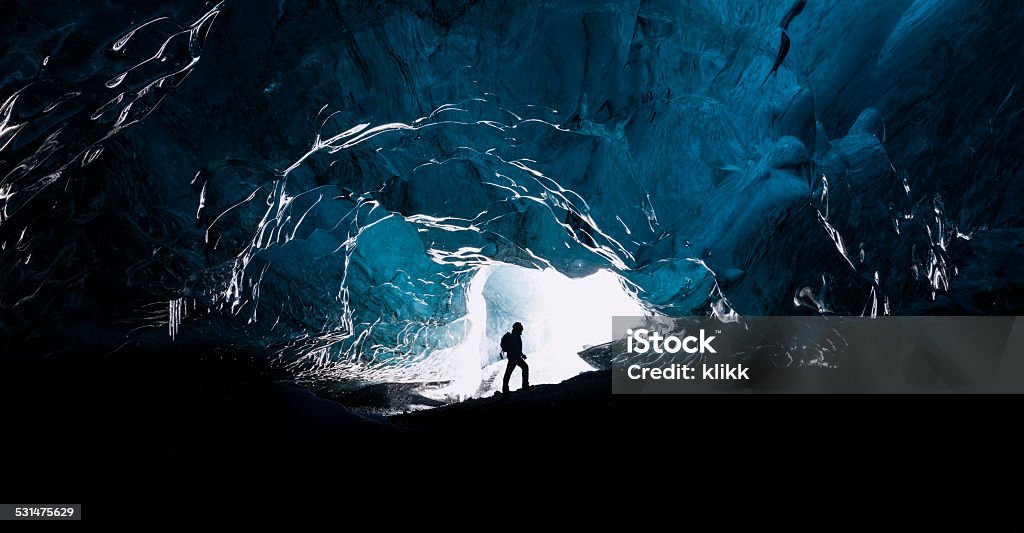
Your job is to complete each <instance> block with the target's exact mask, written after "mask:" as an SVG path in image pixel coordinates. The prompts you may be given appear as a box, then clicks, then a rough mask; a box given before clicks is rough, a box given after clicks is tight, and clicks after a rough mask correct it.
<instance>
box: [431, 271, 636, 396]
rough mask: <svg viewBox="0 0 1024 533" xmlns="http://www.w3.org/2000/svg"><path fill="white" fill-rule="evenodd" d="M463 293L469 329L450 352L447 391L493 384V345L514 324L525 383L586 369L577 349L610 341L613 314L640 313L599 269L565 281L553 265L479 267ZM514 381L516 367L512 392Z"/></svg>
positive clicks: (497, 381) (497, 385)
mask: <svg viewBox="0 0 1024 533" xmlns="http://www.w3.org/2000/svg"><path fill="white" fill-rule="evenodd" d="M469 292H470V294H469V301H468V310H469V313H468V316H467V317H466V318H467V319H468V320H469V321H470V323H471V334H470V335H469V338H467V340H466V342H465V343H464V344H463V345H462V346H461V347H460V348H459V349H458V350H456V351H455V353H456V354H457V355H456V357H458V359H459V363H458V364H457V367H458V368H459V369H460V372H459V373H458V374H459V375H458V377H457V378H456V383H453V389H452V391H451V392H455V393H456V394H459V395H471V394H474V393H477V392H479V393H481V394H484V395H488V394H491V393H492V392H493V391H495V390H500V389H501V380H502V377H503V374H504V371H505V366H506V364H507V362H506V361H505V360H498V358H497V356H498V353H499V351H500V348H499V342H500V339H501V335H502V334H503V333H504V332H506V331H510V330H511V329H512V324H513V323H515V322H522V323H523V324H524V326H525V331H524V332H523V351H524V352H525V353H526V356H527V363H528V364H529V365H530V382H531V383H532V384H534V385H539V384H544V383H559V382H562V381H564V380H566V379H569V378H571V377H573V376H575V375H577V374H579V373H581V372H585V371H587V370H591V367H590V366H589V365H588V364H587V363H586V362H585V361H583V359H581V358H580V357H579V355H577V353H578V352H580V351H581V350H583V349H585V348H587V347H589V346H593V345H597V344H602V343H605V342H609V341H611V340H612V317H613V316H642V315H645V314H646V312H645V311H644V308H643V306H641V305H640V304H639V303H638V302H637V300H636V299H635V297H634V296H633V295H632V294H630V293H629V292H628V291H627V290H626V289H625V287H624V286H623V283H622V281H621V280H620V278H619V276H618V275H616V274H614V273H612V272H610V271H607V270H601V271H599V272H597V273H596V274H593V275H591V276H587V277H585V278H579V279H572V278H569V277H567V276H564V275H562V274H560V273H559V272H558V271H556V270H553V269H547V270H535V269H528V268H522V267H517V266H511V265H500V266H487V267H482V268H481V269H480V270H479V271H478V273H477V275H476V276H475V277H474V279H473V281H472V285H471V287H470V291H469ZM477 369H480V370H479V371H477ZM521 380H522V375H521V373H520V371H519V370H518V369H517V370H516V371H515V372H514V373H513V375H512V380H511V382H510V384H511V388H512V389H513V390H514V389H518V388H519V386H520V384H521V383H522V381H521ZM482 382H483V383H482ZM456 389H457V390H456Z"/></svg>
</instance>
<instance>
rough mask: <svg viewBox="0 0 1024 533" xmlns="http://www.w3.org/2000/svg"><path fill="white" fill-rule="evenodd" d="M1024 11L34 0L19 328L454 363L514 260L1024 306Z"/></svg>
mask: <svg viewBox="0 0 1024 533" xmlns="http://www.w3.org/2000/svg"><path fill="white" fill-rule="evenodd" d="M1022 19H1024V13H1022V12H1021V10H1020V9H1019V6H1017V5H1016V4H1015V3H1014V2H1011V1H1009V0H1007V1H979V0H914V1H911V0H893V1H886V2H876V1H843V2H839V1H834V2H830V1H824V0H808V1H806V2H803V1H802V0H800V1H797V0H778V1H773V0H765V1H759V2H742V1H712V0H692V1H678V0H672V1H622V2H606V3H602V2H591V1H584V0H555V1H552V0H547V1H530V0H517V1H515V2H511V1H509V2H501V1H486V2H476V3H469V4H462V3H458V2H432V3H427V2H390V3H380V4H374V3H368V2H346V1H338V2H288V1H277V0H274V1H270V0H265V1H264V0H253V1H247V2H237V1H230V0H229V1H227V2H225V3H221V4H214V3H209V2H205V3H204V2H188V1H175V2H166V3H161V5H159V6H156V5H154V6H149V7H144V6H134V7H127V6H124V5H121V4H120V3H115V2H98V3H95V4H94V5H91V6H90V7H88V8H84V7H82V8H79V7H76V8H75V9H68V8H67V7H66V6H63V5H62V3H61V2H53V3H40V2H16V3H15V4H14V5H9V6H7V7H5V8H4V12H3V15H2V16H0V30H2V32H0V35H2V37H0V57H2V59H0V276H2V279H3V284H2V288H0V327H2V330H3V332H4V335H3V346H2V348H0V349H2V350H3V351H4V353H6V354H10V356H11V357H14V356H18V355H25V356H30V357H35V356H44V355H47V354H52V353H60V352H65V351H79V350H80V351H98V352H107V351H110V350H115V349H117V348H119V347H121V346H125V345H131V346H141V347H153V348H157V349H159V348H166V347H167V346H169V345H170V343H176V344H174V345H175V346H194V347H197V348H202V349H218V348H226V347H230V348H232V349H244V350H257V351H260V352H265V353H266V354H267V356H268V357H272V358H276V359H277V360H278V361H280V363H281V364H282V365H290V367H291V368H293V369H294V370H296V371H297V372H300V373H303V374H305V375H312V376H324V377H347V376H349V377H360V378H363V379H378V378H379V379H385V378H387V379H393V378H394V377H395V375H396V374H395V372H396V370H395V369H400V370H399V373H400V374H401V372H405V375H416V377H417V378H420V379H429V378H431V377H434V378H437V379H447V378H449V377H450V374H451V372H454V371H455V370H452V369H451V368H448V367H445V365H444V364H441V363H442V362H439V360H438V359H437V358H438V357H439V355H438V354H443V353H449V352H446V350H448V351H450V350H451V349H453V348H454V347H456V346H458V345H460V344H461V343H463V342H465V341H466V339H467V338H469V337H470V336H471V335H470V333H471V330H472V327H473V324H472V323H471V321H468V320H465V317H466V315H467V311H468V307H469V301H470V299H471V298H472V297H473V292H472V290H471V286H472V284H471V283H470V281H471V280H472V279H474V277H475V275H476V274H477V271H478V269H479V268H480V267H481V266H482V265H498V264H509V265H516V266H521V267H529V268H538V269H542V268H550V269H555V270H557V271H559V272H561V273H562V274H564V275H566V276H569V277H573V278H580V277H584V276H587V275H590V274H593V273H595V272H598V271H600V270H608V271H611V272H613V273H615V274H617V275H619V276H622V278H623V281H622V283H623V286H624V287H626V288H628V289H629V290H630V291H631V292H635V294H636V296H637V298H639V300H640V301H641V302H643V304H644V305H645V306H647V308H648V309H649V310H651V311H653V312H660V313H665V314H670V315H686V314H712V313H714V314H719V315H724V316H729V315H734V314H735V313H738V314H741V315H743V314H747V315H766V314H844V315H846V314H848V315H862V314H863V315H884V314H933V313H954V314H957V313H959V314H1013V313H1020V312H1021V308H1022V304H1024V295H1022V293H1021V289H1020V287H1021V284H1022V282H1024V271H1022V268H1024V267H1022V264H1021V259H1022V246H1024V241H1022V239H1024V234H1022V229H1021V228H1022V224H1024V209H1022V205H1024V203H1022V201H1024V198H1022V191H1021V177H1022V176H1021V172H1022V170H1021V165H1022V161H1024V158H1022V156H1021V153H1022V152H1021V146H1022V141H1024V135H1022V133H1024V127H1022V122H1021V120H1022V118H1024V115H1022V112H1024V95H1022V94H1024V86H1022V85H1024V77H1022V75H1021V68H1022V66H1021V65H1022V64H1024V61H1022V59H1024V57H1022V55H1024V38H1022V36H1021V34H1020V28H1021V27H1022V23H1024V20H1022ZM479 297H482V296H479ZM487 327H488V328H492V327H499V328H504V327H507V325H493V324H487ZM432 357H433V358H434V360H431V358H432ZM417 365H419V366H417ZM424 365H426V367H427V368H438V369H440V370H437V371H436V372H433V371H431V372H425V373H422V374H420V373H414V372H411V371H409V370H408V369H410V368H423V367H424ZM456 366H457V365H456ZM401 369H406V370H401Z"/></svg>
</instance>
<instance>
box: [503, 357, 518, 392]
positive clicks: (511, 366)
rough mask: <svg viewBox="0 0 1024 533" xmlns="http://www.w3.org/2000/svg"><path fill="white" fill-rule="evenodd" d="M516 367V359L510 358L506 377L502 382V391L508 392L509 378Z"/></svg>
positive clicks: (506, 367) (506, 368)
mask: <svg viewBox="0 0 1024 533" xmlns="http://www.w3.org/2000/svg"><path fill="white" fill-rule="evenodd" d="M515 369H516V363H515V360H514V359H512V358H511V357H509V358H508V365H507V366H505V379H504V380H502V382H501V391H502V392H508V379H509V378H511V377H512V371H513V370H515Z"/></svg>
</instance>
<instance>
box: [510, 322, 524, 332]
mask: <svg viewBox="0 0 1024 533" xmlns="http://www.w3.org/2000/svg"><path fill="white" fill-rule="evenodd" d="M522 332H523V324H522V323H521V322H516V323H515V324H512V333H515V334H516V335H519V334H522Z"/></svg>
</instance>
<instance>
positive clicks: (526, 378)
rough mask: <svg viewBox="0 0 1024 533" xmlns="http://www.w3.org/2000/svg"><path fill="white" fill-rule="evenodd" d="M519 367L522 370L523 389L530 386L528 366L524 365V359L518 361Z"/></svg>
mask: <svg viewBox="0 0 1024 533" xmlns="http://www.w3.org/2000/svg"><path fill="white" fill-rule="evenodd" d="M519 367H520V368H522V369H523V388H524V389H525V388H527V387H529V386H530V365H527V364H526V360H525V359H520V360H519Z"/></svg>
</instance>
